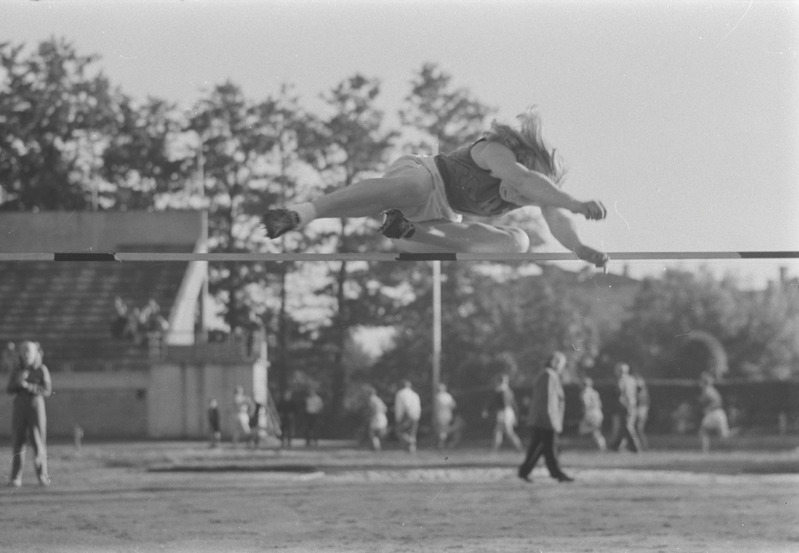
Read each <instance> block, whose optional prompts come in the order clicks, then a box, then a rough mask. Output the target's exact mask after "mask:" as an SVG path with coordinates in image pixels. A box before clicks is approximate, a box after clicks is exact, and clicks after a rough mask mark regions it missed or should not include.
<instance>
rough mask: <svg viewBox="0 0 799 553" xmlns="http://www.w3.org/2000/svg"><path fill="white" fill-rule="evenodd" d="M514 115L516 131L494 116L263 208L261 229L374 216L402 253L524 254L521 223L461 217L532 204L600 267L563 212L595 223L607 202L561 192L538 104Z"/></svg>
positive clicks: (280, 230)
mask: <svg viewBox="0 0 799 553" xmlns="http://www.w3.org/2000/svg"><path fill="white" fill-rule="evenodd" d="M518 119H519V123H520V124H519V128H513V127H511V126H509V125H504V124H499V123H496V122H494V123H492V125H491V128H490V130H489V131H488V133H487V134H486V135H485V136H484V137H482V138H480V139H479V140H477V141H476V142H472V143H469V144H466V145H464V146H462V147H460V148H458V149H456V150H455V151H453V152H452V153H449V154H439V155H436V156H417V155H406V156H402V157H400V158H399V159H398V160H396V161H395V162H394V163H392V164H391V165H390V166H389V167H388V169H387V170H386V173H385V174H384V175H383V177H380V178H373V179H365V180H363V181H360V182H358V183H355V184H353V185H351V186H348V187H346V188H343V189H341V190H337V191H335V192H333V193H331V194H328V195H325V196H322V197H320V198H317V199H315V200H313V201H311V202H307V203H300V204H296V205H293V206H288V207H287V208H285V209H272V210H269V211H267V212H266V214H265V215H264V216H263V223H264V226H265V228H266V233H267V236H268V237H269V238H277V237H278V236H281V235H282V234H284V233H285V232H288V231H290V230H294V229H298V228H301V227H302V226H304V225H307V224H308V223H309V222H311V221H313V220H314V219H321V218H345V217H368V216H374V215H377V214H378V213H382V214H383V216H384V221H383V225H382V227H381V229H380V230H381V232H382V233H383V235H384V236H386V237H388V238H391V239H392V240H394V241H395V243H396V244H397V246H398V247H399V249H400V250H402V251H409V252H415V253H428V252H429V253H435V252H468V253H524V252H526V251H527V250H528V249H529V247H530V239H529V236H528V235H527V233H525V232H524V231H523V230H521V229H519V228H515V227H509V226H499V225H490V224H487V223H482V222H473V221H468V222H464V221H463V215H476V216H479V217H497V216H500V215H504V214H505V213H508V212H509V211H512V210H514V209H518V208H520V207H523V206H527V205H533V206H538V207H540V208H541V213H542V214H543V216H544V220H545V221H546V223H547V226H548V227H549V229H550V231H551V232H552V235H553V236H554V237H555V239H556V240H558V242H560V243H561V244H562V245H563V246H564V247H566V248H567V249H569V250H571V251H572V252H574V253H575V255H577V257H579V258H580V259H582V260H584V261H587V262H588V263H591V264H593V265H596V266H597V267H604V266H605V264H606V263H607V261H608V256H607V254H605V253H603V252H600V251H597V250H595V249H593V248H591V247H589V246H587V245H585V244H583V242H582V240H581V239H580V237H579V236H578V234H577V231H576V229H575V226H574V222H573V220H572V217H571V214H572V213H574V214H579V215H583V216H584V217H585V218H586V219H589V220H600V219H604V218H605V217H606V216H607V210H606V209H605V206H604V205H603V204H602V203H601V202H599V201H597V200H588V201H580V200H577V199H575V198H574V197H572V196H570V195H569V194H567V193H565V192H563V191H562V190H561V188H560V187H561V186H562V184H563V178H564V175H565V169H564V165H563V162H562V160H561V157H560V155H559V154H558V153H557V151H556V150H555V149H554V148H552V147H550V146H549V145H548V144H547V142H546V141H545V140H544V138H543V135H542V130H541V117H540V116H539V114H538V111H537V110H536V109H535V108H534V107H533V108H530V109H529V110H528V111H526V112H525V113H523V114H521V115H519V116H518Z"/></svg>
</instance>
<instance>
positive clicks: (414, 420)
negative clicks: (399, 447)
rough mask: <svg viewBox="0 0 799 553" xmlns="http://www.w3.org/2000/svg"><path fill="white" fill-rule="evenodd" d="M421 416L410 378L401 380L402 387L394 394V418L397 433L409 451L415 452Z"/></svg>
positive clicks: (420, 404) (417, 396)
mask: <svg viewBox="0 0 799 553" xmlns="http://www.w3.org/2000/svg"><path fill="white" fill-rule="evenodd" d="M421 418H422V402H421V400H420V399H419V394H417V393H416V392H415V391H414V390H413V386H412V385H411V381H410V380H403V381H402V387H401V388H400V389H399V391H397V393H396V395H395V396H394V420H395V424H396V425H397V435H398V437H399V438H400V440H401V441H402V442H403V443H405V445H406V447H407V448H408V452H409V453H416V435H417V434H418V432H419V420H420V419H421Z"/></svg>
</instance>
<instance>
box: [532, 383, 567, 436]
mask: <svg viewBox="0 0 799 553" xmlns="http://www.w3.org/2000/svg"><path fill="white" fill-rule="evenodd" d="M565 414H566V394H565V393H564V392H563V385H562V384H561V382H560V376H559V375H558V373H557V372H555V371H554V370H552V369H550V368H547V369H546V370H543V371H541V373H540V374H539V375H538V377H537V378H536V379H535V382H534V383H533V393H532V397H531V398H530V414H529V417H528V419H527V421H528V423H529V424H530V426H532V427H534V428H543V429H545V430H554V431H555V432H562V431H563V417H564V415H565Z"/></svg>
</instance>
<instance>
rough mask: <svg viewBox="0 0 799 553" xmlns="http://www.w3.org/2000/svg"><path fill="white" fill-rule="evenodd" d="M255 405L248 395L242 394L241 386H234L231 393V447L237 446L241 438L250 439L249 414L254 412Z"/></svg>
mask: <svg viewBox="0 0 799 553" xmlns="http://www.w3.org/2000/svg"><path fill="white" fill-rule="evenodd" d="M254 407H255V404H254V402H253V400H252V399H250V397H249V396H248V395H246V394H245V393H244V388H243V387H242V386H236V390H235V391H234V393H233V416H234V419H233V445H234V446H235V445H238V443H239V441H241V439H242V438H244V439H246V440H247V441H249V439H250V414H251V413H252V411H253V410H254Z"/></svg>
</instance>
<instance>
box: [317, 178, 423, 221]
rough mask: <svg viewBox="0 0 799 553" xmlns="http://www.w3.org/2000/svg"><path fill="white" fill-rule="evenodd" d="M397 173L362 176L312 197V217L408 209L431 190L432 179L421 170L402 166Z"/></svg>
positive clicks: (420, 203) (336, 216)
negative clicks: (357, 180) (314, 210)
mask: <svg viewBox="0 0 799 553" xmlns="http://www.w3.org/2000/svg"><path fill="white" fill-rule="evenodd" d="M403 173H407V174H400V175H398V176H392V177H382V178H375V179H365V180H362V181H359V182H356V183H354V184H351V185H349V186H347V187H345V188H341V189H339V190H336V191H335V192H332V193H330V194H327V195H325V196H322V197H320V198H316V199H315V200H313V201H312V202H311V203H313V205H314V208H315V209H316V217H317V218H320V219H323V218H327V217H332V218H339V217H369V216H373V215H377V214H379V213H380V212H382V211H385V210H387V209H391V208H396V209H399V210H401V211H403V212H412V211H413V210H414V209H415V208H417V207H419V206H421V205H422V204H424V203H425V202H426V201H427V199H428V197H429V196H430V194H431V193H432V192H433V179H432V177H431V176H430V174H429V173H427V172H426V171H424V170H417V171H412V170H405V171H403Z"/></svg>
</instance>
